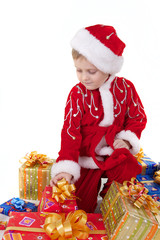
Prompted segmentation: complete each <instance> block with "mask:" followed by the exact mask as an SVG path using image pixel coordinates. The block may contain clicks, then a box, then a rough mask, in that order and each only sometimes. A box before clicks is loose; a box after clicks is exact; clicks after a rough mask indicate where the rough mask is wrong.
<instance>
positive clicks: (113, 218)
mask: <svg viewBox="0 0 160 240" xmlns="http://www.w3.org/2000/svg"><path fill="white" fill-rule="evenodd" d="M121 186H122V185H121V184H119V183H117V182H113V183H112V184H111V186H110V188H109V190H108V192H107V193H106V195H105V197H104V199H103V200H102V203H101V205H100V209H101V212H102V216H103V221H104V224H105V228H106V232H107V236H108V239H112V240H113V239H118V240H120V239H123V240H124V239H135V240H137V239H141V240H143V239H149V240H151V239H156V240H158V239H160V229H159V227H160V226H159V224H158V222H157V220H156V218H155V215H154V214H153V213H152V212H151V211H150V210H149V209H145V208H144V207H143V206H142V207H141V208H137V207H136V206H135V205H134V204H133V201H132V200H130V199H129V198H127V197H124V196H123V195H122V194H121V192H120V187H121ZM152 200H153V199H152Z"/></svg>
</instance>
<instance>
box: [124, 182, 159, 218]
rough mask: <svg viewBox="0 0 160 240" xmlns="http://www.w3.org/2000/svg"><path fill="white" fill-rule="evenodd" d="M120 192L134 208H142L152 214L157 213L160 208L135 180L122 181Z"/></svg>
mask: <svg viewBox="0 0 160 240" xmlns="http://www.w3.org/2000/svg"><path fill="white" fill-rule="evenodd" d="M120 192H121V194H122V195H124V196H125V197H128V198H130V199H131V200H132V201H133V202H134V205H135V206H136V207H138V208H140V207H141V206H144V207H145V208H148V209H149V210H151V211H152V212H153V213H154V214H158V213H159V207H160V206H159V204H158V202H155V201H154V199H153V198H152V197H151V196H149V195H148V194H147V193H148V189H147V188H145V187H144V184H143V183H140V182H138V181H137V179H136V178H132V179H131V181H124V182H123V187H121V188H120Z"/></svg>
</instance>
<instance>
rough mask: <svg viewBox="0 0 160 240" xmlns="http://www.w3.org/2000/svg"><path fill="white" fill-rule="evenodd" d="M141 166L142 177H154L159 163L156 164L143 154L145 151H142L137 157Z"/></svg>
mask: <svg viewBox="0 0 160 240" xmlns="http://www.w3.org/2000/svg"><path fill="white" fill-rule="evenodd" d="M135 157H136V158H137V161H138V163H139V165H141V166H142V173H141V175H153V174H154V172H155V171H157V168H158V165H159V164H158V163H156V162H154V161H153V160H152V159H151V158H150V157H148V156H147V155H146V154H144V153H143V149H140V152H139V153H138V154H137V155H135Z"/></svg>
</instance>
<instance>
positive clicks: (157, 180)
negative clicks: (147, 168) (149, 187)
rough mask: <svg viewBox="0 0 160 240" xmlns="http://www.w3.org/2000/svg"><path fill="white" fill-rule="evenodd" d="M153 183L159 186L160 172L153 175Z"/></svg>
mask: <svg viewBox="0 0 160 240" xmlns="http://www.w3.org/2000/svg"><path fill="white" fill-rule="evenodd" d="M154 181H155V182H156V183H158V184H160V170H159V171H156V172H155V173H154Z"/></svg>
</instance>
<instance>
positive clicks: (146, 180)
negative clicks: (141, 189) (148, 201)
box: [137, 174, 160, 201]
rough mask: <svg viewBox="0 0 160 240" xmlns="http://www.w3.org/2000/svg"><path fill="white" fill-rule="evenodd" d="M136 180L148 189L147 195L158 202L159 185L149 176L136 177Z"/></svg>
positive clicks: (159, 198)
mask: <svg viewBox="0 0 160 240" xmlns="http://www.w3.org/2000/svg"><path fill="white" fill-rule="evenodd" d="M137 180H138V181H139V182H141V183H143V184H144V186H145V188H147V189H148V195H151V196H152V197H153V198H154V199H155V200H158V201H160V185H159V184H158V183H156V182H155V180H154V178H153V177H152V176H150V175H141V174H139V175H137Z"/></svg>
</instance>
